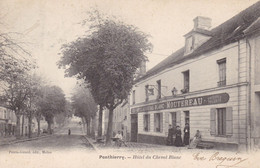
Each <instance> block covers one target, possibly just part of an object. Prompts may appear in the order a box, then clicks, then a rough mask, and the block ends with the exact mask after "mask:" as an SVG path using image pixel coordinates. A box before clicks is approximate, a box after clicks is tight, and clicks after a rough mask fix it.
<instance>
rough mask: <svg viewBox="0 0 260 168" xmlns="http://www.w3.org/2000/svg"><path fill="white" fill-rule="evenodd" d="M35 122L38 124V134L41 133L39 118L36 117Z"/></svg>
mask: <svg viewBox="0 0 260 168" xmlns="http://www.w3.org/2000/svg"><path fill="white" fill-rule="evenodd" d="M37 124H38V136H40V134H41V120H39V119H37Z"/></svg>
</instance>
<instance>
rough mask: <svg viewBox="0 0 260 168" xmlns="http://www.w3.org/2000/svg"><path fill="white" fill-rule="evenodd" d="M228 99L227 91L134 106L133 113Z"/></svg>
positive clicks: (206, 103) (202, 104)
mask: <svg viewBox="0 0 260 168" xmlns="http://www.w3.org/2000/svg"><path fill="white" fill-rule="evenodd" d="M228 100H229V95H228V94H227V93H221V94H214V95H207V96H201V97H194V98H188V99H181V100H173V101H167V102H162V103H157V104H153V105H146V106H142V107H136V108H132V109H131V114H135V113H140V112H147V111H156V110H164V109H174V108H182V107H193V106H204V105H213V104H221V103H227V102H228Z"/></svg>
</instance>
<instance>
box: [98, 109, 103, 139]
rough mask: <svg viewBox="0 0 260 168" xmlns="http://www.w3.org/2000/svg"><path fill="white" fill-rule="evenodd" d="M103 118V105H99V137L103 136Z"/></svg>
mask: <svg viewBox="0 0 260 168" xmlns="http://www.w3.org/2000/svg"><path fill="white" fill-rule="evenodd" d="M102 118H103V106H101V105H99V113H98V137H101V136H102Z"/></svg>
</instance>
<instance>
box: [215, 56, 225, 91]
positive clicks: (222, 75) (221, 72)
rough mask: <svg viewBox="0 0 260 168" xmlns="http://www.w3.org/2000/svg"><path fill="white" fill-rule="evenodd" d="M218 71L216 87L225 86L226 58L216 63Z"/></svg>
mask: <svg viewBox="0 0 260 168" xmlns="http://www.w3.org/2000/svg"><path fill="white" fill-rule="evenodd" d="M217 63H218V69H219V82H218V86H225V85H226V58H223V59H221V60H218V61H217Z"/></svg>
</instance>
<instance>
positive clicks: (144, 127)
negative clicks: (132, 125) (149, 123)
mask: <svg viewBox="0 0 260 168" xmlns="http://www.w3.org/2000/svg"><path fill="white" fill-rule="evenodd" d="M143 131H145V114H144V115H143Z"/></svg>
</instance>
